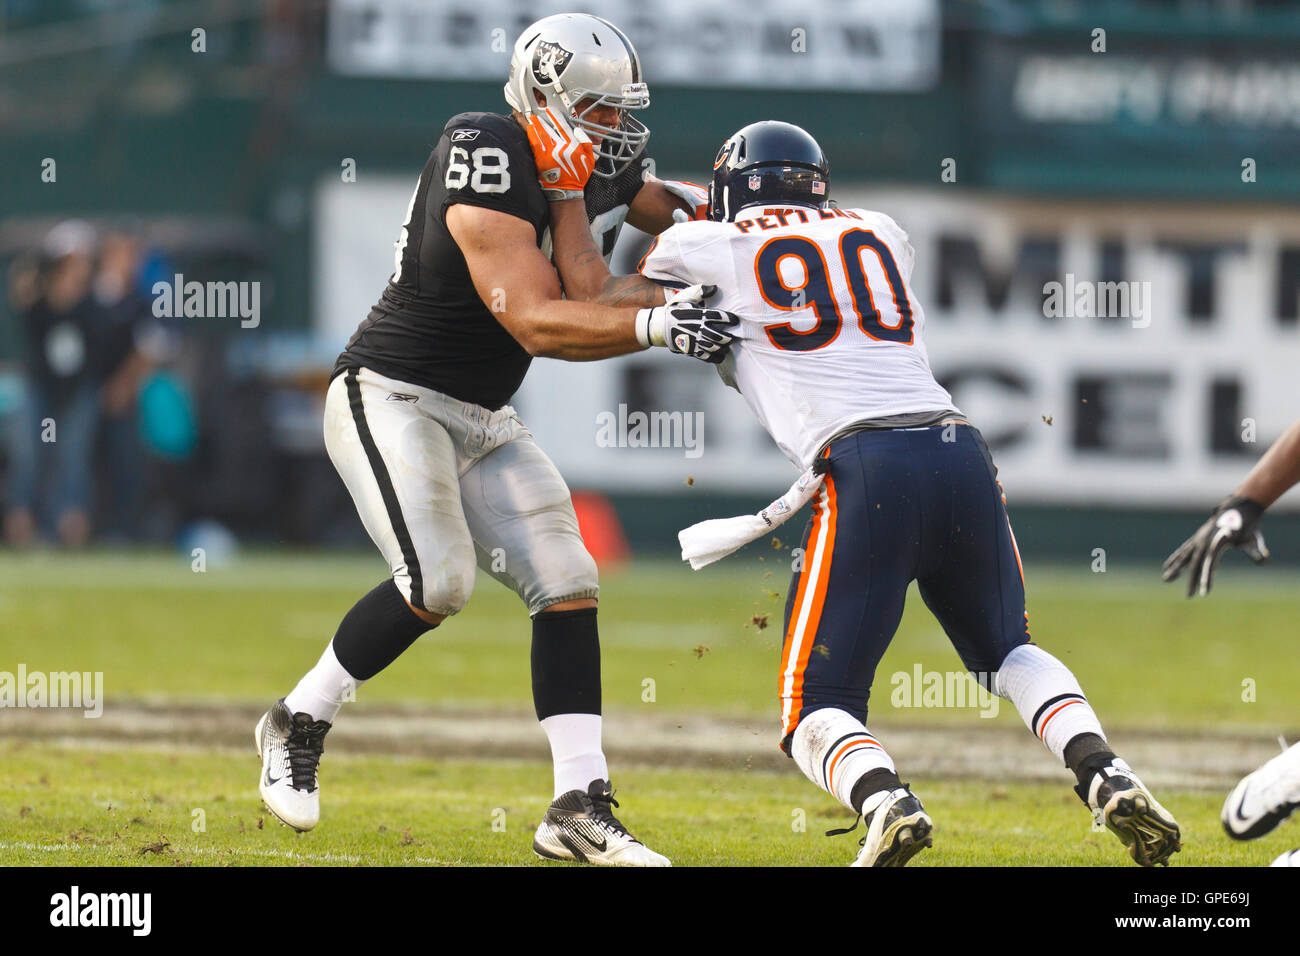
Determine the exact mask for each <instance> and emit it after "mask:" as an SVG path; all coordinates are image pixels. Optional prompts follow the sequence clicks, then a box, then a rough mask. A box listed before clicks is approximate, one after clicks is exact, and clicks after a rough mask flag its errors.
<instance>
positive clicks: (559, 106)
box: [505, 13, 650, 178]
mask: <svg viewBox="0 0 1300 956" xmlns="http://www.w3.org/2000/svg"><path fill="white" fill-rule="evenodd" d="M534 93H537V94H540V95H541V98H542V100H543V102H544V104H545V106H546V107H547V108H550V109H552V110H558V111H562V112H563V114H564V115H566V116H569V117H572V119H573V122H574V123H576V124H577V125H578V126H581V127H582V128H583V129H585V130H586V131H587V132H588V134H591V135H592V138H593V140H594V139H595V138H596V137H599V138H600V145H599V146H598V147H597V148H596V169H595V175H597V176H603V177H605V178H610V177H613V176H617V175H618V174H619V173H620V172H622V171H623V169H624V168H626V166H627V164H628V163H629V162H631V161H632V157H634V156H635V155H636V154H637V153H638V152H639V151H640V149H641V147H642V146H643V145H645V141H646V140H647V139H649V138H650V131H649V130H648V129H646V128H645V126H644V125H643V124H641V123H640V122H639V121H637V120H636V119H634V118H633V117H632V115H631V112H630V111H631V110H643V109H645V108H646V107H647V106H649V105H650V90H649V88H648V87H647V86H646V84H645V81H644V80H642V79H641V59H640V57H638V56H637V55H636V49H635V48H634V47H633V46H632V41H630V40H629V39H628V38H627V36H626V35H625V34H624V33H623V31H622V30H620V29H619V28H618V27H616V26H614V24H612V23H610V22H609V21H608V20H602V19H601V18H600V17H594V16H591V15H590V14H586V13H558V14H556V15H555V16H551V17H545V18H543V19H541V20H538V21H537V22H536V23H534V24H533V25H532V26H530V27H529V28H528V29H527V30H525V31H524V32H523V33H522V34H520V36H519V39H518V40H516V41H515V49H514V52H513V53H512V54H511V57H510V78H509V80H508V81H507V82H506V86H505V94H506V102H507V103H509V104H510V105H511V106H512V107H513V108H514V109H516V110H518V111H519V112H521V113H534V112H536V111H537V110H538V109H539V108H540V107H539V106H538V103H537V98H536V97H535V96H534ZM583 100H590V101H591V102H590V104H589V105H587V106H585V107H583V109H582V112H581V113H579V112H576V110H577V107H578V105H579V104H580V103H582V102H583ZM602 106H613V107H614V108H615V109H617V110H618V111H619V125H618V126H605V125H602V124H600V123H597V122H595V120H594V119H592V118H591V113H592V111H593V110H595V109H597V108H599V107H602Z"/></svg>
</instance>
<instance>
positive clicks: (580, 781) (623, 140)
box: [256, 14, 736, 866]
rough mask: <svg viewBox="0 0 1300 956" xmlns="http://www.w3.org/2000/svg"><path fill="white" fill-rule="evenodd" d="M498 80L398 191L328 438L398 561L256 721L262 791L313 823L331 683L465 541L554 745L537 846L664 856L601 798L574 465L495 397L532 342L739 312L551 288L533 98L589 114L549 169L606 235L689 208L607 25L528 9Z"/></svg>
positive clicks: (431, 607) (511, 388) (629, 65)
mask: <svg viewBox="0 0 1300 956" xmlns="http://www.w3.org/2000/svg"><path fill="white" fill-rule="evenodd" d="M506 99H507V101H508V102H509V104H510V105H511V106H512V107H513V110H514V111H513V113H512V114H511V115H508V116H506V115H498V114H494V113H461V114H460V115H458V116H455V117H453V118H452V119H451V120H450V121H449V122H448V123H447V125H446V128H445V129H444V130H443V133H442V137H441V138H440V139H439V141H438V144H437V147H436V148H435V149H434V151H433V153H432V155H431V156H430V157H429V159H428V162H427V163H426V164H425V166H424V170H423V172H422V173H421V175H420V179H419V182H418V184H417V185H416V188H415V192H414V194H413V195H412V197H411V203H410V206H409V208H408V211H407V216H406V222H405V223H404V224H403V225H402V229H401V234H400V237H399V239H398V242H397V255H396V263H395V266H396V268H395V271H394V273H393V275H392V277H391V279H390V280H389V282H388V285H387V287H386V288H385V289H384V292H383V295H382V296H381V297H380V300H379V302H378V303H377V304H376V305H375V307H374V308H373V309H372V310H371V312H370V315H369V316H368V317H367V318H366V320H365V321H364V322H362V323H361V326H360V327H359V328H358V329H357V331H356V334H355V335H353V337H352V339H351V341H350V342H349V343H348V345H347V348H346V349H345V350H344V352H343V354H342V355H341V356H339V360H338V364H337V366H336V368H335V374H334V378H333V380H332V382H331V384H330V388H329V391H328V394H327V398H326V412H325V439H326V449H327V451H328V453H329V456H330V459H331V461H332V462H333V463H334V465H335V467H336V468H337V469H338V471H339V474H340V476H341V477H342V478H343V481H344V483H345V484H346V485H347V488H348V491H349V492H350V493H351V495H352V498H353V501H354V502H355V503H356V506H357V510H358V512H359V514H360V515H361V518H362V521H363V523H364V524H365V526H366V530H367V531H368V532H369V533H370V536H371V538H372V539H373V540H374V542H375V544H376V545H377V546H378V547H379V549H380V551H381V552H383V554H384V556H385V558H386V559H387V560H388V562H389V566H390V568H391V569H392V576H391V578H389V579H386V580H385V581H384V582H383V583H382V584H380V585H379V586H378V587H376V588H375V589H374V590H372V591H371V592H370V593H369V594H367V595H365V596H364V597H363V598H361V600H360V601H358V602H357V603H356V605H355V606H354V607H353V608H352V610H350V611H349V612H348V614H347V615H346V616H345V617H344V619H343V621H342V623H341V624H340V626H339V628H338V631H337V633H336V634H335V636H334V639H333V641H332V642H331V644H330V645H329V647H327V648H326V650H325V653H324V654H323V655H322V656H321V658H320V661H319V662H318V663H317V664H316V666H315V667H314V668H313V669H312V670H311V671H310V672H308V673H307V674H306V676H304V677H303V678H302V680H301V681H300V682H299V683H298V685H297V687H295V688H294V689H293V691H292V692H290V693H289V694H288V695H287V696H286V697H285V698H284V699H282V700H281V701H280V702H279V703H277V704H276V705H275V706H274V707H272V708H271V709H270V710H269V711H268V712H267V713H266V714H265V715H264V716H263V717H262V719H261V721H260V722H259V723H258V726H257V729H256V738H257V746H258V750H259V753H260V754H261V756H262V777H261V781H260V784H259V789H260V792H261V794H262V798H263V800H264V801H265V802H266V805H267V807H268V808H269V809H270V810H271V811H272V813H274V814H275V815H276V816H277V817H278V818H279V819H280V820H282V821H283V822H284V823H286V824H288V825H289V826H292V827H294V828H295V829H298V830H309V829H311V828H312V827H313V826H315V825H316V823H317V821H318V820H319V815H320V803H319V788H318V782H317V768H318V764H319V760H320V756H321V752H322V749H323V741H324V737H325V734H326V732H327V731H328V730H329V728H330V725H331V723H332V722H333V720H334V719H335V715H336V714H337V712H338V710H339V708H340V705H341V703H342V701H343V700H345V699H351V697H352V694H353V693H354V692H355V689H356V688H357V687H358V686H359V685H360V684H361V683H362V682H364V681H366V680H368V679H370V678H371V677H373V676H375V675H376V674H378V673H379V672H380V671H381V670H383V669H384V668H385V667H387V666H388V665H389V664H390V663H392V662H393V661H394V660H395V659H396V658H397V657H398V656H399V655H400V654H401V653H402V652H403V651H404V650H405V649H406V648H407V647H408V646H409V645H410V644H411V643H412V642H413V641H414V640H415V639H416V638H417V637H419V636H420V635H421V634H422V633H424V632H426V631H428V630H429V629H430V628H433V627H436V626H437V625H438V624H440V623H441V622H442V621H443V620H444V619H445V618H447V617H449V616H450V615H452V614H455V613H457V612H458V611H460V610H461V608H463V607H464V606H465V604H466V602H467V601H468V600H469V596H470V591H471V590H472V588H473V585H474V577H475V565H476V563H477V565H478V566H479V567H481V568H483V570H484V571H485V572H487V573H488V574H490V575H492V576H493V577H495V578H496V579H497V580H499V581H501V582H503V583H504V584H506V585H507V586H508V587H510V588H512V589H513V590H515V591H516V592H517V593H518V594H519V596H520V597H521V598H522V599H523V600H524V602H525V603H526V604H527V606H528V612H529V614H530V615H531V617H532V620H533V642H532V674H533V698H534V704H535V706H536V710H537V716H538V719H539V720H540V721H541V723H542V727H543V728H544V730H545V732H546V735H547V738H548V739H549V741H550V744H551V751H552V757H553V759H554V765H555V793H554V802H553V803H552V804H551V806H550V808H549V809H548V811H547V813H546V815H545V818H544V819H543V821H542V823H541V825H540V827H539V828H538V830H537V833H536V836H535V838H534V841H533V847H534V850H535V851H536V852H537V853H538V854H539V855H541V856H544V857H550V858H556V859H568V860H578V861H582V862H590V863H601V864H609V865H624V866H665V865H668V860H667V859H666V858H664V857H663V856H661V855H660V854H658V853H655V852H654V851H653V850H650V849H649V848H648V847H646V846H645V845H643V844H642V843H640V842H639V841H637V840H636V839H635V838H633V837H632V836H631V834H629V833H628V831H627V829H626V828H625V827H624V826H623V825H622V824H621V823H620V822H619V821H618V819H617V818H616V817H615V816H614V815H613V812H612V807H614V806H617V804H615V803H614V800H613V790H612V787H611V786H610V783H609V772H608V769H607V767H606V763H605V757H604V754H603V752H602V750H601V718H600V712H601V694H600V648H599V642H598V638H597V629H596V598H597V594H598V586H597V578H596V565H595V562H594V561H593V560H592V559H591V556H590V555H589V554H588V553H587V550H586V548H585V546H584V545H583V542H582V537H581V535H580V534H579V532H578V524H577V519H576V517H575V515H574V511H573V505H572V503H571V501H570V497H569V490H568V488H567V487H566V486H565V483H564V480H563V479H562V478H561V477H560V474H559V472H558V471H557V470H556V468H555V466H554V465H553V464H552V463H551V461H550V459H549V458H548V457H547V456H546V454H545V453H544V452H542V450H541V449H540V448H539V447H538V446H537V444H536V443H535V442H534V441H533V437H532V435H531V434H530V433H529V432H528V429H527V428H526V427H525V426H524V424H523V423H522V422H521V421H520V420H519V418H518V416H517V415H516V414H515V411H514V409H513V408H511V407H510V406H509V405H508V404H507V403H508V402H509V400H510V398H511V396H512V395H513V394H514V392H515V390H516V389H517V388H518V387H519V384H520V382H521V381H522V380H523V377H524V374H525V373H526V372H527V370H528V366H529V363H530V362H531V361H532V359H533V357H534V356H538V355H542V356H550V357H554V358H562V359H569V360H573V361H585V360H592V359H600V358H607V357H611V356H616V355H624V354H627V353H630V352H635V351H639V350H640V349H643V348H645V347H647V346H649V345H652V344H653V345H660V346H666V347H667V348H669V349H670V350H671V351H674V352H678V353H681V354H687V355H691V356H692V357H694V358H699V359H703V360H705V361H713V362H716V361H719V360H721V358H722V357H723V354H724V353H725V350H726V347H727V345H728V344H729V343H730V341H731V333H730V332H729V331H728V329H729V328H730V327H731V326H732V325H734V324H735V322H736V319H735V317H734V316H730V315H727V314H726V313H722V312H718V311H716V310H709V309H706V308H703V307H702V306H703V305H704V300H705V298H707V295H708V294H709V290H707V289H700V288H694V289H687V290H683V291H682V292H681V293H678V294H676V295H674V296H673V297H672V298H671V299H669V300H668V301H666V302H665V298H664V293H663V292H662V291H661V290H650V292H649V293H647V292H645V291H638V292H637V293H636V294H635V295H631V296H628V295H623V294H621V293H620V290H619V289H618V288H611V289H610V290H608V291H609V295H608V296H606V297H605V299H604V301H605V302H612V303H616V304H615V305H609V304H597V303H584V302H576V301H567V300H565V299H564V298H563V294H562V289H561V285H560V281H559V279H558V277H557V275H556V272H555V270H554V268H553V266H552V264H551V262H550V260H549V255H550V238H549V225H550V215H551V212H550V208H549V205H548V195H547V193H544V192H543V186H542V185H541V184H540V183H539V181H538V176H539V173H538V168H537V165H536V162H535V160H534V158H533V152H532V149H531V147H530V140H529V132H528V131H529V129H531V128H533V127H534V126H535V125H536V124H537V123H538V116H539V114H541V115H551V116H554V115H555V112H558V111H563V115H564V116H565V117H567V121H566V123H567V122H571V123H572V124H573V125H574V127H575V128H576V129H579V130H582V131H584V132H585V134H586V135H585V136H584V135H582V134H579V135H578V136H577V141H576V142H575V141H573V140H570V141H569V142H568V143H567V147H568V152H567V153H566V155H565V156H564V157H563V164H564V166H565V172H566V173H567V175H565V176H561V175H559V174H558V171H552V173H551V178H550V179H549V180H548V187H547V188H548V191H549V193H550V194H551V195H552V196H565V195H571V196H577V195H581V196H582V197H583V198H584V199H585V206H586V215H587V220H588V223H589V224H590V228H591V230H592V233H593V235H594V236H595V238H596V241H597V243H598V247H599V248H600V249H601V250H602V252H603V254H604V255H605V256H608V255H609V253H610V252H611V251H612V249H613V246H614V240H615V239H616V237H617V235H618V230H619V228H620V226H621V225H622V223H623V222H624V220H626V221H628V222H631V223H632V224H633V225H635V226H637V227H638V228H640V229H644V230H646V231H649V232H654V233H658V232H660V231H662V230H663V229H666V228H667V227H668V226H670V225H671V224H672V222H673V214H674V212H676V213H677V214H678V215H682V214H683V211H682V210H683V202H682V201H681V200H679V199H678V198H677V195H676V194H677V193H684V194H686V195H690V193H689V191H687V188H686V187H685V186H681V185H675V186H673V187H671V188H669V187H667V186H665V184H663V183H661V182H660V181H658V180H656V179H654V178H653V177H649V176H646V175H644V172H645V171H644V169H643V158H644V147H645V141H646V138H647V137H648V135H649V133H648V131H647V130H646V128H645V127H644V126H642V125H641V124H640V123H639V122H637V121H636V120H635V119H633V118H632V116H631V111H632V110H635V109H642V108H644V107H646V106H647V105H648V104H649V93H648V90H647V87H646V84H645V81H644V80H643V79H642V76H641V67H640V61H639V60H638V58H637V55H636V51H635V50H634V49H633V47H632V44H631V43H630V42H629V40H628V38H627V37H626V36H624V34H623V33H622V32H621V31H620V30H618V29H617V28H616V27H614V26H613V25H612V24H610V23H608V22H607V21H605V20H602V19H600V18H599V17H594V16H588V15H585V14H562V15H558V16H553V17H547V18H546V19H544V20H541V21H538V22H537V23H535V24H533V25H532V26H530V27H529V28H528V29H527V30H525V31H524V33H523V35H522V36H520V38H519V40H518V41H517V42H516V44H515V49H514V55H513V57H512V59H511V63H510V79H509V82H508V83H507V85H506ZM548 111H550V112H549V114H548ZM647 165H648V164H647ZM593 171H594V175H592V173H593ZM588 176H590V180H589V181H588ZM579 190H581V192H579ZM688 205H689V204H688Z"/></svg>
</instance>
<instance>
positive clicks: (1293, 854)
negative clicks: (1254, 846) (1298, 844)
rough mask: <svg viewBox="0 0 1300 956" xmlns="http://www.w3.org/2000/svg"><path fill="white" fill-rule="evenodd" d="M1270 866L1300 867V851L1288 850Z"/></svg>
mask: <svg viewBox="0 0 1300 956" xmlns="http://www.w3.org/2000/svg"><path fill="white" fill-rule="evenodd" d="M1269 866H1300V850H1287V851H1286V852H1285V853H1283V854H1282V855H1281V856H1279V857H1278V858H1277V859H1276V860H1274V861H1273V862H1272V863H1270V864H1269Z"/></svg>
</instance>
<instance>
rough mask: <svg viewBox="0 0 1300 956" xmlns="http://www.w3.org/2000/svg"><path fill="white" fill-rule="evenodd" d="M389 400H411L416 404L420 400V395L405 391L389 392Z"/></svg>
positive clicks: (410, 401)
mask: <svg viewBox="0 0 1300 956" xmlns="http://www.w3.org/2000/svg"><path fill="white" fill-rule="evenodd" d="M388 400H389V401H390V402H409V403H410V404H412V405H414V404H415V403H416V402H418V401H419V400H420V396H419V395H407V394H405V393H403V392H389V393H388Z"/></svg>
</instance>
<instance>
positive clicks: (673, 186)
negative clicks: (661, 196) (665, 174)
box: [662, 179, 709, 222]
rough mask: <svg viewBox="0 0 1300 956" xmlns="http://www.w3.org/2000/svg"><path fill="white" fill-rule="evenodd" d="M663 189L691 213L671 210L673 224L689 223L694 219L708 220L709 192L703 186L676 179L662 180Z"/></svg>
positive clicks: (682, 210)
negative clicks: (685, 205) (681, 202)
mask: <svg viewBox="0 0 1300 956" xmlns="http://www.w3.org/2000/svg"><path fill="white" fill-rule="evenodd" d="M662 182H663V185H664V189H666V190H668V191H669V192H670V193H672V194H673V195H674V196H676V197H677V198H678V199H680V200H682V201H683V202H685V203H686V204H687V205H688V206H690V208H691V211H690V212H686V211H685V210H684V209H674V210H673V222H690V221H692V220H694V219H708V218H709V191H708V190H707V189H705V188H704V187H703V186H697V185H695V183H688V182H685V181H683V180H678V179H665V180H662Z"/></svg>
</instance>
